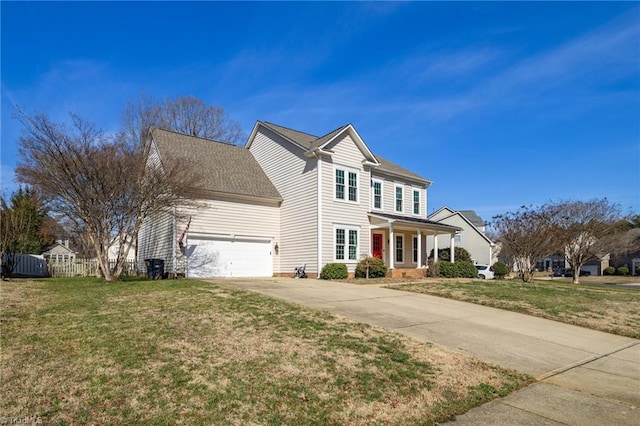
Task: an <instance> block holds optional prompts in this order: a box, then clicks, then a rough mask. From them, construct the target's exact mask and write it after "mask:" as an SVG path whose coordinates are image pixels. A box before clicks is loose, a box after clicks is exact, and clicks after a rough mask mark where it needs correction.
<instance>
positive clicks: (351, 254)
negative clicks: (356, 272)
mask: <svg viewBox="0 0 640 426" xmlns="http://www.w3.org/2000/svg"><path fill="white" fill-rule="evenodd" d="M335 229H336V240H335V241H336V256H335V257H336V261H338V260H342V261H353V262H355V261H356V260H358V229H356V228H349V227H342V226H338V227H336V228H335Z"/></svg>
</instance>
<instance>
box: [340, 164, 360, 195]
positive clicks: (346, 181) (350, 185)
mask: <svg viewBox="0 0 640 426" xmlns="http://www.w3.org/2000/svg"><path fill="white" fill-rule="evenodd" d="M345 187H346V190H345ZM335 195H336V200H348V201H352V202H354V203H356V202H358V173H357V172H354V171H349V170H345V169H339V168H336V194H335Z"/></svg>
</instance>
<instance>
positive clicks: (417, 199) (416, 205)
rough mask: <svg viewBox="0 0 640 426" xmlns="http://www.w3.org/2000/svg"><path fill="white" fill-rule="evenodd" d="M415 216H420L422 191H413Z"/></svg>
mask: <svg viewBox="0 0 640 426" xmlns="http://www.w3.org/2000/svg"><path fill="white" fill-rule="evenodd" d="M413 214H420V191H419V190H417V189H414V190H413Z"/></svg>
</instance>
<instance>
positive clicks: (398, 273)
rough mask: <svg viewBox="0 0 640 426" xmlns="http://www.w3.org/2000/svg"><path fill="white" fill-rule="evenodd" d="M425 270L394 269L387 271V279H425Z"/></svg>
mask: <svg viewBox="0 0 640 426" xmlns="http://www.w3.org/2000/svg"><path fill="white" fill-rule="evenodd" d="M426 276H427V270H426V268H420V269H417V268H396V269H389V270H388V271H387V277H388V278H425V277H426Z"/></svg>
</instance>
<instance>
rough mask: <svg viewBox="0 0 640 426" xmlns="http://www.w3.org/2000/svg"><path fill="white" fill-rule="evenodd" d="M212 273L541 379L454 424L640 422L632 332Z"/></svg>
mask: <svg viewBox="0 0 640 426" xmlns="http://www.w3.org/2000/svg"><path fill="white" fill-rule="evenodd" d="M211 281H212V282H216V283H221V284H224V285H229V286H233V287H237V288H242V289H245V290H250V291H255V292H258V293H262V294H265V295H268V296H272V297H276V298H279V299H284V300H287V301H290V302H294V303H298V304H302V305H305V306H310V307H313V308H317V309H322V310H325V311H329V312H333V313H336V314H339V315H343V316H346V317H349V318H352V319H355V320H357V321H361V322H364V323H367V324H371V325H375V326H378V327H383V328H386V329H388V330H391V331H395V332H398V333H401V334H404V335H407V336H410V337H412V338H414V339H417V340H420V341H423V342H433V343H437V344H440V345H443V346H446V347H449V348H451V349H455V350H459V351H462V352H465V353H468V354H472V355H474V356H476V357H477V358H479V359H481V360H483V361H487V362H491V363H495V364H498V365H500V366H503V367H508V368H513V369H515V370H518V371H521V372H523V373H527V374H530V375H532V376H534V377H536V378H537V379H538V382H537V383H535V384H533V385H531V386H529V387H527V388H525V389H522V390H520V391H518V392H515V393H513V394H511V395H509V396H507V397H506V398H501V399H498V400H494V401H492V402H490V403H488V404H485V405H483V406H481V407H478V408H475V409H473V410H470V411H469V412H468V413H466V414H464V415H461V416H458V417H457V418H456V419H455V420H454V421H451V422H450V424H452V425H454V424H455V425H478V424H482V425H516V424H517V425H580V426H584V425H635V426H638V425H640V341H639V340H636V339H631V338H626V337H621V336H616V335H613V334H608V333H603V332H599V331H593V330H589V329H586V328H582V327H576V326H572V325H567V324H562V323H559V322H555V321H549V320H545V319H541V318H536V317H531V316H527V315H522V314H518V313H513V312H508V311H502V310H499V309H494V308H489V307H485V306H480V305H474V304H471V303H465V302H458V301H455V300H449V299H444V298H439V297H434V296H428V295H421V294H415V293H407V292H402V291H398V290H390V289H385V288H380V287H376V286H360V285H353V284H345V283H333V282H329V281H320V280H313V279H302V280H297V279H292V278H281V279H279V278H265V279H223V280H211Z"/></svg>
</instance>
